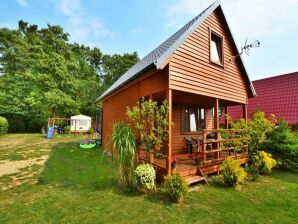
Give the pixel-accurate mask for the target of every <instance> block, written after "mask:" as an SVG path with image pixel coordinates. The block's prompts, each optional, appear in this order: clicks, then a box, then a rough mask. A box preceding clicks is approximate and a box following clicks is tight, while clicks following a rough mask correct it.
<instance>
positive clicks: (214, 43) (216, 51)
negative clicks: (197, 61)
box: [210, 31, 223, 65]
mask: <svg viewBox="0 0 298 224" xmlns="http://www.w3.org/2000/svg"><path fill="white" fill-rule="evenodd" d="M210 61H211V62H213V63H216V64H219V65H223V38H222V37H221V36H219V35H218V34H216V33H214V32H213V31H211V32H210Z"/></svg>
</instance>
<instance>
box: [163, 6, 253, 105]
mask: <svg viewBox="0 0 298 224" xmlns="http://www.w3.org/2000/svg"><path fill="white" fill-rule="evenodd" d="M210 29H211V30H212V31H214V32H216V33H217V34H219V35H221V36H222V37H223V52H224V60H225V61H224V66H218V65H215V64H213V63H211V62H210V58H209V38H210V37H209V32H210ZM231 43H232V42H231V38H230V37H229V35H228V31H227V30H226V28H225V26H224V24H223V23H222V21H221V18H220V16H219V14H218V13H217V11H215V12H213V13H212V14H211V15H210V16H209V17H208V18H207V19H206V20H205V21H204V22H203V23H202V24H201V25H200V26H199V27H198V28H197V29H196V30H195V31H194V32H193V33H192V34H191V35H190V36H189V37H188V38H187V40H186V41H185V42H184V43H183V44H182V45H181V46H180V47H179V48H178V49H177V50H176V51H175V52H174V54H173V56H172V58H171V60H170V66H169V67H170V81H169V84H170V88H171V89H173V90H180V91H185V92H190V93H195V94H200V95H205V96H209V97H214V98H219V99H222V100H228V101H232V102H237V103H247V96H248V94H247V86H246V84H245V80H244V76H243V75H242V74H241V72H242V71H241V69H240V68H241V67H240V66H239V64H238V63H237V60H236V61H235V60H234V61H231V62H230V61H229V59H230V58H231V56H233V55H235V54H236V52H235V51H234V50H233V48H232V44H231Z"/></svg>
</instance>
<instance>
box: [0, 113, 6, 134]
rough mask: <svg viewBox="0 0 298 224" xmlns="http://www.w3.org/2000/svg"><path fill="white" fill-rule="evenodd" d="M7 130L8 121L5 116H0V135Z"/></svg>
mask: <svg viewBox="0 0 298 224" xmlns="http://www.w3.org/2000/svg"><path fill="white" fill-rule="evenodd" d="M7 131H8V121H7V120H6V118H5V117H1V116H0V136H1V135H4V134H6V133H7Z"/></svg>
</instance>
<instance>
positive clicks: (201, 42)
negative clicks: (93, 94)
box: [98, 1, 255, 182]
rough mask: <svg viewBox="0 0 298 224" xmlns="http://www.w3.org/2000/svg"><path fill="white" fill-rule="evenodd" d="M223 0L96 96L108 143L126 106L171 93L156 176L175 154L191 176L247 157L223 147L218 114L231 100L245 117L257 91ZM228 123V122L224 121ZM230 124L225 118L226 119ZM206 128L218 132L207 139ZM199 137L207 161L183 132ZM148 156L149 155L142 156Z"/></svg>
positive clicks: (167, 168) (165, 171)
mask: <svg viewBox="0 0 298 224" xmlns="http://www.w3.org/2000/svg"><path fill="white" fill-rule="evenodd" d="M238 53H239V51H238V49H237V47H236V44H235V41H234V38H233V35H232V33H231V30H230V28H229V25H228V23H227V20H226V18H225V15H224V12H223V9H222V6H221V4H220V2H219V1H216V2H214V3H213V4H212V5H210V6H209V7H208V8H206V9H205V10H204V11H203V12H201V13H200V14H199V15H198V16H196V17H195V18H193V19H192V20H191V21H190V22H188V23H187V24H186V25H185V26H183V27H182V28H181V29H180V30H178V31H177V32H176V33H174V34H173V35H172V36H171V37H169V38H168V39H167V40H166V41H164V42H163V43H162V44H160V45H159V46H158V47H157V48H156V49H154V50H153V51H152V52H150V53H149V54H148V55H147V56H145V57H144V58H143V59H142V60H140V61H139V62H138V63H137V64H136V65H134V66H133V67H132V68H131V69H129V70H128V71H127V72H126V73H125V74H123V75H122V76H121V77H120V78H119V80H117V81H116V82H115V83H114V84H113V85H112V86H111V87H110V88H109V89H107V90H106V91H105V92H104V93H103V94H102V95H101V96H100V97H99V99H98V102H101V103H102V104H103V124H102V127H103V128H102V141H103V145H104V146H105V145H106V144H107V143H108V141H109V139H110V136H111V134H112V127H113V124H114V123H115V122H116V121H118V120H120V119H123V118H124V117H125V113H126V108H127V106H130V107H132V106H134V105H136V103H137V102H138V101H139V100H140V98H142V97H147V98H151V99H153V100H156V101H162V100H164V99H167V102H168V104H169V119H170V120H171V121H172V122H173V123H174V125H173V126H171V127H169V139H168V145H167V146H166V147H165V149H164V150H165V154H166V155H167V158H166V159H159V158H155V159H154V165H155V167H156V169H157V171H158V176H159V177H161V176H162V175H164V174H171V172H172V171H171V160H172V158H173V157H175V158H177V159H178V167H177V172H179V173H180V174H181V175H183V176H185V178H186V179H188V180H189V182H194V181H196V180H199V179H200V178H201V175H203V174H209V173H214V172H219V168H220V164H221V162H222V161H223V160H224V159H225V158H226V157H228V156H231V157H234V158H237V159H239V160H240V161H241V163H246V162H247V161H248V155H247V145H246V146H244V147H246V148H245V150H244V151H243V152H242V153H236V152H235V150H233V149H232V148H225V149H222V148H221V149H220V147H219V146H220V143H221V141H222V140H221V139H220V138H219V116H220V114H221V112H222V111H223V110H225V111H227V109H228V107H229V106H232V105H241V106H242V108H243V116H244V118H246V117H247V107H246V105H247V100H248V97H253V96H255V91H254V88H253V85H252V83H251V82H250V79H249V77H248V74H247V72H246V69H245V66H244V64H243V61H242V59H241V57H236V58H235V57H233V56H235V55H238ZM226 123H227V122H226ZM226 125H227V124H226ZM208 133H214V138H212V139H207V135H208ZM186 136H188V137H193V138H195V139H199V141H200V145H201V146H200V147H201V148H200V150H201V151H202V153H203V162H202V163H201V164H199V165H198V164H195V162H194V161H193V159H192V158H191V155H190V153H188V152H187V151H186V148H185V138H184V137H186ZM143 159H144V160H146V158H143Z"/></svg>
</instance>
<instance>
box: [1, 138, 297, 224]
mask: <svg viewBox="0 0 298 224" xmlns="http://www.w3.org/2000/svg"><path fill="white" fill-rule="evenodd" d="M7 139H9V141H11V142H14V140H15V141H16V142H19V144H21V145H22V146H23V148H22V149H21V151H23V153H25V152H24V151H26V148H28V149H29V150H31V147H33V148H34V150H35V151H36V154H35V155H37V157H38V155H39V154H38V152H39V151H42V152H43V151H47V153H48V154H49V157H48V160H47V161H46V163H45V164H44V165H34V164H33V165H32V166H29V167H25V168H24V169H22V170H19V172H17V173H14V174H10V175H4V176H0V183H1V184H2V185H9V186H10V185H11V182H12V181H16V179H18V178H22V177H23V178H24V176H25V177H26V172H28V171H29V172H32V173H34V175H32V176H31V177H27V181H25V182H22V184H20V185H18V186H14V187H11V188H8V189H7V190H2V191H0V214H1V216H0V223H192V222H193V223H298V212H297V211H298V197H297V195H298V174H297V173H291V172H286V171H283V170H274V171H273V173H272V175H271V176H266V177H261V179H260V180H259V181H257V182H251V181H247V182H246V184H245V185H244V186H243V187H242V188H241V189H240V190H234V189H232V188H227V187H224V186H223V185H221V184H220V183H219V182H218V181H217V180H216V178H214V181H212V182H211V186H210V187H207V186H206V185H205V184H199V185H198V187H197V189H196V190H195V191H191V192H190V194H189V197H188V198H187V200H186V202H185V203H184V204H182V205H177V204H172V203H170V202H169V201H168V200H167V199H166V198H164V197H163V196H162V195H160V194H151V195H138V194H124V193H122V192H121V191H119V190H118V188H117V187H116V180H115V176H114V164H113V161H112V160H111V158H110V157H101V155H102V151H101V150H100V149H91V150H82V149H80V148H79V147H78V145H77V141H78V139H76V138H73V137H67V138H61V139H60V138H56V139H53V140H47V139H44V138H42V137H40V136H39V135H8V137H2V138H0V147H1V149H0V155H4V154H7V153H6V152H5V151H8V152H9V155H12V154H13V152H14V151H15V152H16V153H18V150H20V149H19V145H18V144H11V145H8V146H6V147H5V148H3V147H2V146H3V144H6V143H5V142H7ZM20 139H22V142H21V143H20V141H19V140H20ZM41 142H42V143H44V144H38V143H41ZM45 143H46V144H45ZM34 145H36V146H34ZM49 145H50V146H49ZM6 158H7V157H6ZM9 158H10V157H9ZM11 158H13V157H11ZM30 158H31V157H30ZM0 163H1V159H0ZM24 173H25V174H24ZM23 174H24V175H23Z"/></svg>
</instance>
